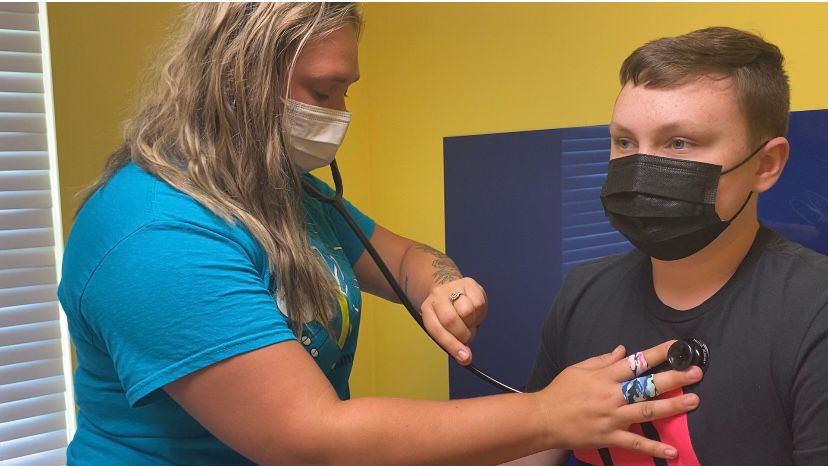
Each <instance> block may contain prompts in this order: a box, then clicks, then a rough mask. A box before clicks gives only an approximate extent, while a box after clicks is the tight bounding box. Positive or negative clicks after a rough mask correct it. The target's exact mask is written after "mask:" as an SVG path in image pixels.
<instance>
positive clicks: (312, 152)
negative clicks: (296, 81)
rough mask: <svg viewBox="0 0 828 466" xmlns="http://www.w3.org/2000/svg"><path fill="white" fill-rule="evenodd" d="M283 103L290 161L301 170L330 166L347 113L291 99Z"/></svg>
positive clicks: (340, 141)
mask: <svg viewBox="0 0 828 466" xmlns="http://www.w3.org/2000/svg"><path fill="white" fill-rule="evenodd" d="M284 102H285V110H286V111H287V115H288V125H289V126H288V130H289V131H288V133H289V134H288V136H289V137H288V141H287V149H288V156H289V157H290V160H291V161H292V162H293V163H294V165H296V166H297V167H299V168H300V169H301V170H302V171H303V172H309V171H311V170H314V169H316V168H320V167H324V166H325V165H330V164H331V162H333V160H334V157H336V151H337V149H339V146H340V145H342V140H343V139H345V132H346V131H348V123H350V121H351V114H350V113H349V112H341V111H339V110H331V109H329V108H323V107H316V106H314V105H308V104H304V103H302V102H297V101H295V100H293V99H285V101H284Z"/></svg>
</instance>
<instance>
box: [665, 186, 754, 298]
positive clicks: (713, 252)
mask: <svg viewBox="0 0 828 466" xmlns="http://www.w3.org/2000/svg"><path fill="white" fill-rule="evenodd" d="M757 231H759V222H758V220H757V218H756V204H755V201H751V204H750V205H748V206H747V207H746V208H745V210H744V212H742V214H741V215H739V217H737V218H736V219H735V220H734V221H733V223H732V224H730V226H729V227H727V229H726V230H725V231H724V232H722V234H721V235H719V237H718V238H716V240H714V241H713V242H712V243H710V244H709V245H708V246H707V247H706V248H704V249H702V250H701V251H699V252H697V253H696V254H693V255H692V256H690V257H687V258H685V259H680V260H676V261H660V260H657V259H650V260H651V261H652V264H653V287H654V288H655V292H656V295H658V298H659V299H660V300H661V302H662V303H664V304H665V305H667V306H670V307H672V308H673V309H678V310H681V311H684V310H687V309H692V308H694V307H696V306H698V305H700V304H702V303H703V302H705V301H707V300H708V299H710V297H712V296H713V295H714V294H716V292H717V291H719V290H720V289H721V288H722V287H723V286H724V285H725V284H726V283H727V282H728V280H730V277H732V276H733V274H734V273H735V272H736V269H738V268H739V264H741V263H742V261H743V260H744V258H745V256H747V253H748V251H749V250H750V247H751V245H752V244H753V240H754V239H755V238H756V233H757Z"/></svg>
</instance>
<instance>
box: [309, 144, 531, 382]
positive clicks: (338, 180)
mask: <svg viewBox="0 0 828 466" xmlns="http://www.w3.org/2000/svg"><path fill="white" fill-rule="evenodd" d="M331 175H333V180H334V187H335V194H334V195H333V196H327V195H325V194H324V193H322V192H321V191H319V190H318V189H316V187H314V186H312V185H311V184H310V183H308V182H307V181H305V180H302V188H303V189H304V190H305V192H306V193H307V194H308V195H310V196H312V197H314V198H316V199H319V200H320V201H323V202H325V203H328V204H330V205H333V206H334V207H335V208H336V210H337V212H339V214H340V215H341V216H342V218H343V219H345V221H346V222H347V223H348V226H349V227H351V230H352V231H353V232H354V234H355V235H356V236H357V238H359V241H360V242H361V243H362V245H363V246H365V250H366V251H368V254H370V255H371V258H372V259H373V260H374V262H375V263H376V264H377V267H378V268H379V269H380V272H382V275H383V276H384V277H385V279H386V280H387V281H388V284H389V285H391V288H392V289H393V290H394V294H396V295H397V297H398V298H399V299H400V302H401V303H402V304H403V306H405V309H406V310H407V311H408V314H409V315H410V316H411V318H413V319H414V320H415V321H416V322H417V325H419V326H420V328H421V329H423V331H424V332H425V333H426V335H428V336H429V338H431V339H432V340H433V341H434V342H435V343H437V340H434V337H432V336H431V334H430V333H428V331H426V328H425V325H423V318H422V316H421V315H420V313H419V312H417V310H416V309H415V308H414V304H412V303H411V300H410V299H408V296H407V295H406V294H405V292H404V291H403V290H402V288H400V284H399V283H398V282H397V280H396V279H395V278H394V276H393V275H392V274H391V271H390V270H388V266H387V265H385V262H384V261H383V260H382V257H380V255H379V253H378V252H377V250H376V249H375V248H374V246H372V245H371V241H369V240H368V238H367V237H366V236H365V233H363V231H362V229H361V228H359V225H357V224H356V221H354V218H353V217H352V216H351V214H350V213H349V212H348V210H347V209H346V208H345V203H344V202H342V176H341V175H340V174H339V167H337V165H336V160H334V161H333V162H331ZM437 346H440V345H439V343H438V345H437ZM440 348H442V346H440ZM443 351H445V349H443ZM446 354H448V351H446ZM449 356H450V355H449ZM463 367H465V368H466V369H467V370H468V371H469V372H471V373H472V374H474V375H476V376H477V377H479V378H481V379H482V380H484V381H486V382H488V383H489V384H491V385H493V386H495V387H497V388H498V389H500V390H502V391H504V392H511V393H521V391H520V390H517V389H514V388H512V387H510V386H509V385H506V384H505V383H503V382H501V381H499V380H497V379H496V378H494V377H492V376H490V375H488V374H486V373H485V372H483V371H482V370H480V369H478V368H477V367H476V366H475V365H474V364H469V365H468V366H463Z"/></svg>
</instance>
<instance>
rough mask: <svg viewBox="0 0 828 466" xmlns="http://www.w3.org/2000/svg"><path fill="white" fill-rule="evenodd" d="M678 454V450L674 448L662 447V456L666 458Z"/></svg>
mask: <svg viewBox="0 0 828 466" xmlns="http://www.w3.org/2000/svg"><path fill="white" fill-rule="evenodd" d="M676 455H678V452H677V451H676V449H675V448H665V449H664V456H666V457H667V458H675V457H676Z"/></svg>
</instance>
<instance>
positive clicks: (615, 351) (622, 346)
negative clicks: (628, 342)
mask: <svg viewBox="0 0 828 466" xmlns="http://www.w3.org/2000/svg"><path fill="white" fill-rule="evenodd" d="M623 349H624V345H618V346H616V347H615V349H614V350H612V352H613V353H617V352H619V351H621V350H623Z"/></svg>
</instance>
